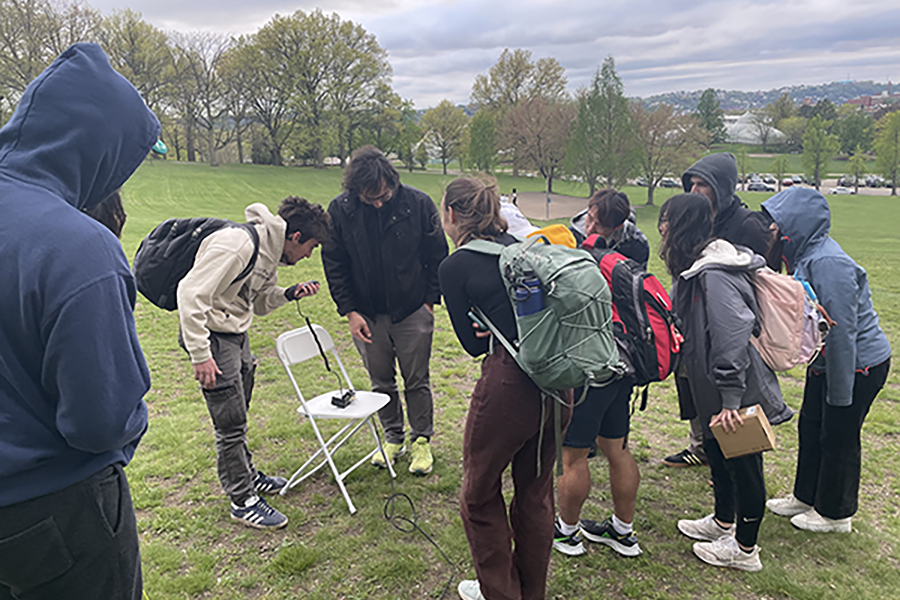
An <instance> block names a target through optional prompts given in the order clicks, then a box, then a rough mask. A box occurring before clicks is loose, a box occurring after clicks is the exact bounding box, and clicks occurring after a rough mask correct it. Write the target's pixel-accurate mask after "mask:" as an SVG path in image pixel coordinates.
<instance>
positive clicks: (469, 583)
mask: <svg viewBox="0 0 900 600" xmlns="http://www.w3.org/2000/svg"><path fill="white" fill-rule="evenodd" d="M456 591H457V592H459V597H460V598H462V600H484V596H483V595H482V594H481V586H480V585H478V580H476V579H464V580H463V581H460V582H459V585H458V586H457V588H456Z"/></svg>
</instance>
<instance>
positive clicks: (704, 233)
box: [659, 194, 714, 278]
mask: <svg viewBox="0 0 900 600" xmlns="http://www.w3.org/2000/svg"><path fill="white" fill-rule="evenodd" d="M659 213H660V215H661V216H660V222H661V223H662V222H665V223H667V228H668V229H667V230H666V235H665V237H664V238H663V243H662V245H661V246H660V249H659V257H660V258H661V259H662V260H663V262H664V263H666V268H667V269H668V271H669V274H670V275H671V276H672V277H673V278H676V277H678V276H679V275H681V274H682V273H683V272H684V271H686V270H688V269H689V268H690V267H691V265H692V264H694V261H695V260H697V259H698V258H699V257H700V253H701V252H703V249H704V248H706V246H707V245H708V244H709V242H710V241H712V240H713V239H714V238H713V211H712V203H711V202H710V201H709V198H707V197H706V196H704V195H702V194H678V195H677V196H672V197H671V198H669V199H668V200H666V202H665V204H663V205H662V208H661V209H660V211H659ZM663 215H664V216H663Z"/></svg>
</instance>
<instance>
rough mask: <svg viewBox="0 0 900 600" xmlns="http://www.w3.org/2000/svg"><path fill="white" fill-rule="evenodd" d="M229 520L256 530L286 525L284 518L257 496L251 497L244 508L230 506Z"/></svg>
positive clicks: (278, 527)
mask: <svg viewBox="0 0 900 600" xmlns="http://www.w3.org/2000/svg"><path fill="white" fill-rule="evenodd" d="M231 518H232V519H234V520H235V521H240V522H241V523H243V524H244V525H249V526H250V527H255V528H257V529H280V528H282V527H284V526H285V525H287V522H288V519H287V517H286V516H284V515H283V514H281V513H280V512H278V511H277V510H275V509H274V508H272V507H271V506H269V505H268V504H267V503H266V501H265V500H263V499H262V498H260V497H259V496H253V497H252V498H250V499H249V500H247V502H245V503H244V506H237V505H236V504H234V503H232V504H231Z"/></svg>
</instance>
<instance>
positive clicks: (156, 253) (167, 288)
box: [132, 217, 259, 310]
mask: <svg viewBox="0 0 900 600" xmlns="http://www.w3.org/2000/svg"><path fill="white" fill-rule="evenodd" d="M226 227H240V228H241V229H244V230H245V231H246V232H247V234H248V235H249V236H250V238H251V239H252V240H253V257H252V258H251V259H250V263H249V264H248V265H247V266H246V268H244V270H243V271H241V273H240V275H238V276H237V277H236V278H235V280H234V281H240V280H241V279H243V278H245V277H247V276H248V275H250V273H252V272H253V267H254V266H255V265H256V257H257V256H259V233H257V231H256V228H255V227H254V226H253V224H252V223H234V222H232V221H228V220H225V219H216V218H213V217H196V218H193V219H168V220H167V221H163V222H162V223H160V224H159V225H157V226H156V228H155V229H154V230H153V231H151V232H150V233H149V234H147V237H145V238H144V239H143V240H142V241H141V245H140V246H138V250H137V253H136V254H135V255H134V265H133V266H132V271H134V279H135V282H136V283H137V289H138V291H139V292H140V293H142V294H143V295H144V296H145V297H146V298H147V300H149V301H150V302H152V303H153V304H155V305H156V306H158V307H160V308H164V309H166V310H175V309H177V308H178V294H177V291H178V282H179V281H181V280H182V279H184V276H185V275H187V274H188V271H190V270H191V268H193V266H194V258H195V257H196V256H197V250H198V249H199V248H200V243H201V242H203V240H205V239H206V238H207V236H209V235H210V234H211V233H214V232H216V231H219V230H220V229H224V228H226Z"/></svg>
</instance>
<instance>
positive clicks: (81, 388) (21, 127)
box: [0, 44, 159, 506]
mask: <svg viewBox="0 0 900 600" xmlns="http://www.w3.org/2000/svg"><path fill="white" fill-rule="evenodd" d="M158 135H159V122H158V121H157V120H156V117H155V116H154V115H153V113H152V112H151V111H150V110H149V109H148V108H147V106H146V105H145V104H144V102H143V100H142V99H141V97H140V95H139V94H138V93H137V91H136V90H135V89H134V87H133V86H132V85H131V84H130V83H128V81H126V80H125V79H124V78H123V77H122V76H120V75H119V74H117V73H116V72H115V71H113V69H112V68H111V67H110V65H109V60H108V59H107V57H106V55H105V54H104V53H103V51H102V50H101V49H100V47H99V46H97V45H96V44H76V45H74V46H72V47H70V48H69V49H68V50H66V51H65V52H63V54H61V55H60V56H59V58H57V59H56V60H55V61H54V62H53V64H52V65H50V66H49V67H48V68H47V69H46V70H45V71H44V72H43V73H42V74H41V75H40V76H38V78H37V79H35V80H34V81H33V82H32V83H31V84H30V85H29V86H28V88H27V89H26V90H25V93H24V94H23V95H22V99H21V101H20V102H19V105H18V107H17V108H16V111H15V113H14V114H13V116H12V118H11V119H10V121H9V123H7V125H6V126H5V127H4V128H3V129H2V130H0V215H2V216H0V281H2V282H3V283H2V285H0V315H2V318H0V506H8V505H11V504H15V503H18V502H22V501H24V500H29V499H31V498H36V497H38V496H42V495H45V494H49V493H52V492H55V491H58V490H61V489H63V488H66V487H68V486H70V485H72V484H74V483H76V482H78V481H81V480H83V479H85V478H86V477H88V476H90V475H92V474H94V473H96V472H97V471H99V470H100V469H102V468H104V467H106V466H108V465H111V464H113V463H127V462H128V461H129V460H131V457H132V456H133V454H134V450H135V448H136V446H137V444H138V441H139V440H140V438H141V435H142V434H143V433H144V431H145V430H146V428H147V407H146V405H145V404H144V401H143V396H144V394H145V393H146V392H147V390H148V389H149V387H150V375H149V373H148V371H147V365H146V363H145V362H144V356H143V354H142V353H141V348H140V346H139V345H138V338H137V333H136V331H135V327H134V317H133V315H132V310H133V308H134V301H135V286H134V279H133V278H132V276H131V272H130V270H129V267H128V261H127V260H126V258H125V255H124V253H123V252H122V247H121V245H120V244H119V241H118V240H117V239H116V238H115V236H114V235H113V234H112V233H110V231H109V230H108V229H106V228H105V227H104V226H102V225H100V224H99V223H98V222H96V221H94V220H93V219H91V218H90V217H88V216H87V215H85V214H84V213H83V212H82V209H85V208H89V207H91V206H93V205H95V204H97V203H99V202H100V201H102V200H104V199H105V198H106V197H108V196H109V195H110V194H111V193H112V192H114V191H116V190H117V189H118V188H119V187H121V185H122V184H123V183H125V180H127V179H128V177H129V176H130V175H131V174H132V173H133V172H134V171H135V169H137V167H138V166H139V165H140V163H141V161H142V160H143V159H144V158H145V157H146V155H147V152H148V151H149V150H150V148H151V146H152V145H153V144H154V142H155V141H156V140H157V137H158Z"/></svg>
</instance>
